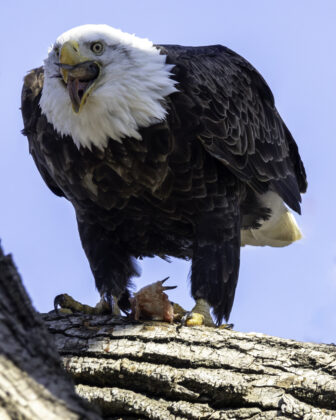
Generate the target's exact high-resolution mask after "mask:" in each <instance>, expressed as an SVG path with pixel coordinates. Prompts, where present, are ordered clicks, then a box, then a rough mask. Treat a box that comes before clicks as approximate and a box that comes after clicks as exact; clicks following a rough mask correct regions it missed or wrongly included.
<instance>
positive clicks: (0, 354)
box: [0, 247, 101, 420]
mask: <svg viewBox="0 0 336 420" xmlns="http://www.w3.org/2000/svg"><path fill="white" fill-rule="evenodd" d="M100 418H101V416H100V415H99V414H97V412H96V411H94V410H93V409H92V408H91V407H90V406H89V404H88V403H87V401H84V400H82V399H81V398H79V396H78V394H76V392H75V389H74V384H73V382H72V379H71V378H70V377H69V375H67V374H66V373H65V372H64V370H63V369H62V363H61V360H60V356H59V354H58V352H57V350H56V348H55V343H54V341H53V338H52V336H51V335H50V334H49V333H48V331H47V328H46V326H45V324H44V323H43V321H42V320H41V317H40V316H39V314H37V312H36V311H35V310H34V309H33V307H32V305H31V302H30V299H29V297H28V295H27V293H26V291H25V290H24V287H23V285H22V281H21V278H20V276H19V274H18V272H17V270H16V267H15V265H14V263H13V261H12V258H11V256H5V255H4V253H3V251H2V249H1V247H0V419H4V420H5V419H15V420H16V419H20V420H21V419H22V420H24V419H27V420H32V419H33V420H39V419H41V420H42V419H43V420H46V419H48V420H56V419H66V420H77V419H88V420H96V419H100Z"/></svg>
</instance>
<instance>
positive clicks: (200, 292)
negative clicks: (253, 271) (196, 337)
mask: <svg viewBox="0 0 336 420" xmlns="http://www.w3.org/2000/svg"><path fill="white" fill-rule="evenodd" d="M227 200H228V201H229V202H228V203H227V207H224V208H225V211H222V212H219V211H217V212H215V213H209V214H206V215H203V216H202V217H201V218H200V220H199V223H198V226H197V230H196V235H195V241H194V250H193V259H192V265H191V293H192V296H193V298H194V299H195V301H196V306H195V307H194V308H193V310H192V313H194V314H195V313H197V314H201V315H203V316H204V317H205V318H204V321H203V323H204V324H205V325H212V326H213V325H214V324H213V322H212V318H211V316H210V312H209V310H210V308H213V312H214V316H215V319H216V324H217V325H220V324H221V323H222V320H223V318H225V319H226V320H228V318H229V315H230V312H231V308H232V304H233V300H234V294H235V289H236V285H237V280H238V271H239V255H240V217H239V208H238V204H236V203H238V200H237V199H236V197H234V196H233V197H228V196H227ZM230 201H231V202H230ZM200 318H202V317H200Z"/></svg>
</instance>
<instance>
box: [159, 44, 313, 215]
mask: <svg viewBox="0 0 336 420" xmlns="http://www.w3.org/2000/svg"><path fill="white" fill-rule="evenodd" d="M158 48H160V49H161V52H162V53H163V54H167V62H168V63H170V64H173V65H175V67H174V68H173V70H172V73H173V74H175V77H176V79H177V81H178V82H179V83H178V85H177V88H178V90H179V91H180V92H179V93H176V94H173V95H172V100H173V102H174V106H175V109H176V111H177V113H178V114H179V113H184V115H185V117H186V118H185V121H188V125H189V126H190V127H193V130H195V135H196V136H197V137H198V139H199V140H200V141H201V142H202V143H203V145H204V147H205V149H206V150H207V151H208V152H209V153H210V154H211V155H212V156H214V157H215V158H217V159H218V160H220V161H222V162H223V163H224V164H225V165H226V166H227V167H228V168H229V169H230V171H231V172H232V173H234V174H235V175H236V176H237V177H238V178H239V179H241V180H242V181H244V182H246V183H248V184H249V185H250V186H251V187H252V188H253V189H254V190H255V191H257V192H260V193H262V192H265V191H267V190H268V189H269V188H271V189H273V190H275V191H276V192H277V193H278V194H279V195H280V196H281V197H282V198H283V200H284V201H285V202H286V203H287V204H288V205H289V206H290V207H291V208H292V209H293V210H295V211H297V212H298V213H300V201H301V196H300V192H305V191H306V188H307V180H306V173H305V169H304V166H303V163H302V161H301V158H300V156H299V152H298V147H297V145H296V143H295V141H294V139H293V137H292V135H291V133H290V132H289V130H288V128H287V127H286V125H285V124H284V122H283V121H282V119H281V117H280V115H279V113H278V112H277V110H276V108H275V105H274V98H273V95H272V92H271V90H270V88H269V87H268V85H267V83H266V82H265V80H264V79H263V77H262V76H261V75H260V74H259V73H258V72H257V71H256V70H255V68H254V67H253V66H252V65H251V64H250V63H249V62H248V61H246V60H245V59H244V58H242V57H241V56H239V55H237V54H236V53H234V52H233V51H231V50H229V49H228V48H226V47H223V46H221V45H214V46H207V47H181V46H175V45H163V46H158Z"/></svg>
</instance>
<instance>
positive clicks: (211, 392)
mask: <svg viewBox="0 0 336 420" xmlns="http://www.w3.org/2000/svg"><path fill="white" fill-rule="evenodd" d="M44 319H45V321H46V323H47V325H48V326H49V330H50V331H51V332H52V334H53V335H54V337H55V341H56V346H57V349H58V351H59V352H60V354H61V355H62V357H63V363H64V366H65V368H66V370H67V371H68V372H69V373H70V374H71V375H72V377H73V378H74V380H75V382H76V384H77V392H78V393H79V394H80V395H81V396H82V397H84V398H86V399H88V400H89V401H90V402H94V403H96V404H98V405H99V406H100V407H101V408H102V411H103V414H104V415H105V416H117V415H130V414H132V415H136V416H143V417H144V418H151V419H170V418H172V419H173V418H176V417H180V418H192V419H203V418H204V419H205V418H223V419H232V418H235V419H245V418H253V419H261V418H262V419H274V418H300V419H302V418H305V419H313V418H316V419H317V418H318V419H327V418H330V419H333V418H336V402H335V401H336V376H335V374H336V351H335V346H333V345H325V344H312V343H300V342H296V341H293V340H285V339H280V338H276V337H270V336H266V335H263V334H254V333H250V334H244V333H239V332H235V331H228V330H220V329H213V328H206V327H195V328H188V327H182V328H178V327H177V326H176V325H172V324H167V323H158V322H155V323H154V322H146V323H144V324H140V323H133V324H131V323H129V322H127V321H124V320H119V321H118V320H116V319H111V317H108V316H90V315H73V316H70V317H69V316H57V315H55V314H49V315H45V316H44ZM209 416H210V417H209Z"/></svg>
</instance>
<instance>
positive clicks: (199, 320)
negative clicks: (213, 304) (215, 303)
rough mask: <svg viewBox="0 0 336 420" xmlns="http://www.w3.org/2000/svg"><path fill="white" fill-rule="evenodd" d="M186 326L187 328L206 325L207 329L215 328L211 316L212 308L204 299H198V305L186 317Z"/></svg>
mask: <svg viewBox="0 0 336 420" xmlns="http://www.w3.org/2000/svg"><path fill="white" fill-rule="evenodd" d="M185 318H186V319H185V325H186V326H187V327H194V326H198V325H205V326H206V327H215V326H216V325H215V324H214V322H213V320H212V317H211V315H210V306H209V304H208V302H207V301H206V300H204V299H197V300H196V305H195V306H194V307H193V309H192V311H191V312H189V313H188V314H187V315H186V316H185Z"/></svg>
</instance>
